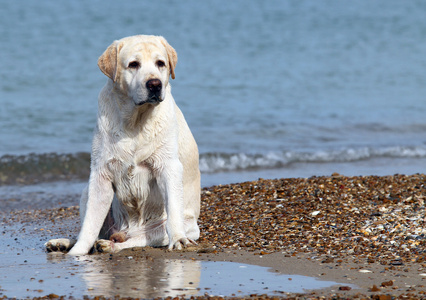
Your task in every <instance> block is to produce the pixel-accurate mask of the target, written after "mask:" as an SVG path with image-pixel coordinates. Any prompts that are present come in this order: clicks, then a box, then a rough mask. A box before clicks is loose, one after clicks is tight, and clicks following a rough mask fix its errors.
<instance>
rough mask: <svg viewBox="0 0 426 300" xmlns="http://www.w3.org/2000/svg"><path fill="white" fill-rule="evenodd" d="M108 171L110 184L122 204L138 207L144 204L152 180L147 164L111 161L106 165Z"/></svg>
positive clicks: (150, 169)
mask: <svg viewBox="0 0 426 300" xmlns="http://www.w3.org/2000/svg"><path fill="white" fill-rule="evenodd" d="M108 169H109V171H110V172H111V175H112V183H113V185H114V190H115V194H116V196H117V198H118V200H120V201H121V202H123V204H128V205H130V206H138V207H139V206H140V204H141V203H143V202H145V200H146V198H147V197H148V194H149V193H150V186H151V185H152V181H153V180H154V176H153V171H152V168H151V167H150V164H149V163H147V162H140V163H124V162H123V161H120V160H117V159H112V160H111V161H110V162H109V163H108ZM133 202H136V203H137V204H135V203H133Z"/></svg>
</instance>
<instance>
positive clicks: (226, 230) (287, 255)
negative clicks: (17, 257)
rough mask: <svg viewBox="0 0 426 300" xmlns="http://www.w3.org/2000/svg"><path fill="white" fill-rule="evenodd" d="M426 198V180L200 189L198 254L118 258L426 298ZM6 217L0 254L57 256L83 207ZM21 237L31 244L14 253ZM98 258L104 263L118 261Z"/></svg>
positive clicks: (298, 181)
mask: <svg viewBox="0 0 426 300" xmlns="http://www.w3.org/2000/svg"><path fill="white" fill-rule="evenodd" d="M425 200H426V175H424V174H416V175H409V176H405V175H394V176H381V177H380V176H359V177H346V176H341V175H339V174H336V173H335V174H333V175H332V176H327V177H325V176H324V177H311V178H288V179H275V180H264V179H259V180H257V181H252V182H245V183H238V184H229V185H218V186H212V187H208V188H204V189H203V190H202V202H201V216H200V219H199V224H200V230H201V237H200V239H199V240H198V244H199V245H198V246H197V247H195V248H194V249H188V250H187V251H184V252H167V251H165V250H164V249H153V248H149V247H148V248H143V249H129V250H124V251H122V252H120V253H118V254H114V257H117V258H120V257H121V258H123V257H126V255H127V256H128V255H129V253H131V255H132V256H133V257H139V256H140V257H150V258H152V259H154V260H155V259H160V258H161V259H164V258H167V259H173V258H177V259H188V260H200V261H203V260H204V261H205V260H216V261H234V262H238V263H247V264H253V265H259V266H263V267H268V268H272V269H271V270H275V271H277V272H279V273H283V274H298V275H306V276H314V277H317V278H319V279H321V280H332V281H336V282H339V283H342V284H343V283H348V284H355V285H357V286H358V287H360V288H359V289H355V288H353V289H350V290H339V289H337V290H336V287H332V288H328V289H323V290H317V291H313V292H307V293H306V294H304V295H303V296H302V297H308V298H319V297H325V298H333V297H345V298H357V297H366V298H375V297H379V296H380V297H382V298H381V299H386V298H383V297H402V296H407V297H411V298H425V297H426V292H425V291H426V221H425V219H424V216H425V215H426V211H425ZM77 201H78V200H77ZM58 202H60V199H58ZM2 219H3V220H2V223H1V225H2V228H3V239H4V240H6V241H8V242H9V245H12V246H9V247H8V246H7V245H4V246H3V247H2V249H0V250H1V251H0V252H1V253H6V252H7V253H13V252H14V251H15V250H14V249H15V248H16V249H18V248H19V247H24V248H23V249H27V248H28V249H27V252H30V253H33V254H35V255H38V256H40V255H46V257H49V255H48V254H44V252H43V248H42V245H43V243H44V241H47V240H48V239H50V238H56V237H68V236H70V237H72V236H76V235H77V233H78V228H79V224H78V223H79V221H78V219H79V218H78V208H77V207H76V206H68V207H62V208H51V209H39V210H24V211H16V210H14V211H12V212H11V213H10V214H9V213H7V212H3V213H2ZM9 235H10V238H9V239H8V238H7V237H8V236H9ZM15 238H16V239H18V241H24V242H23V243H24V245H20V246H19V247H18V246H15V247H14V246H13V245H14V244H13V243H17V242H14V241H13V240H14V239H15ZM25 247H26V248H25ZM29 249H31V251H30V250H29ZM22 252H25V251H23V250H22ZM94 257H96V259H97V260H101V261H106V262H107V261H108V260H109V258H110V257H109V255H105V254H101V255H94V256H92V258H94ZM28 261H29V259H28ZM33 268H34V267H33ZM21 284H22V283H21ZM23 284H24V285H25V282H24V283H23ZM0 285H1V286H2V289H3V290H4V289H6V291H4V292H2V293H3V294H0V297H2V296H3V295H8V293H7V287H6V286H5V285H4V284H0ZM44 286H45V288H44V289H43V292H42V295H48V294H50V292H49V287H48V286H47V282H46V284H44ZM343 286H344V285H343ZM266 294H267V292H266ZM36 295H37V293H36ZM8 296H12V295H8ZM40 296H41V295H40ZM292 296H294V295H287V294H286V295H282V296H281V297H284V298H286V297H292ZM32 297H36V296H32ZM164 297H166V295H165V296H164ZM203 297H204V296H201V297H200V298H203ZM270 297H272V296H271V295H270ZM389 299H390V298H389Z"/></svg>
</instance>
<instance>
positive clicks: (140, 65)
mask: <svg viewBox="0 0 426 300" xmlns="http://www.w3.org/2000/svg"><path fill="white" fill-rule="evenodd" d="M176 63H177V54H176V51H175V49H173V47H172V46H170V45H169V44H168V43H167V41H166V40H165V39H164V38H163V37H160V36H147V35H137V36H131V37H127V38H123V39H121V40H118V41H115V42H114V43H112V44H111V45H110V46H109V47H108V48H107V49H106V50H105V52H104V53H103V54H102V55H101V57H99V60H98V66H99V68H100V69H101V71H102V72H103V73H104V74H105V75H107V76H108V77H109V78H110V79H111V80H112V81H113V83H114V85H115V87H116V88H117V89H118V90H119V92H120V93H123V94H124V96H125V97H128V98H131V99H133V101H134V104H135V105H143V104H154V105H155V104H158V103H160V102H161V101H163V100H164V98H165V93H166V86H167V85H168V84H169V77H170V76H171V77H172V78H173V79H174V78H175V72H174V69H175V67H176Z"/></svg>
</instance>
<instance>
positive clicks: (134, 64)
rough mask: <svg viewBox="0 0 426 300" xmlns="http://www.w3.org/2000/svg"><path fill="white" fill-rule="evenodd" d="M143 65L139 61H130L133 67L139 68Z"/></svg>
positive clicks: (130, 66)
mask: <svg viewBox="0 0 426 300" xmlns="http://www.w3.org/2000/svg"><path fill="white" fill-rule="evenodd" d="M140 66H141V64H140V63H139V62H138V61H132V62H130V63H129V68H131V69H137V68H139V67H140Z"/></svg>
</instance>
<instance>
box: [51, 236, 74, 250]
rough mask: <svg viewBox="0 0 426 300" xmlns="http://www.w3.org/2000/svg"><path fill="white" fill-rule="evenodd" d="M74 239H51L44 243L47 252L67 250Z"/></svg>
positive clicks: (72, 244)
mask: <svg viewBox="0 0 426 300" xmlns="http://www.w3.org/2000/svg"><path fill="white" fill-rule="evenodd" d="M74 244H75V241H74V240H69V239H53V240H50V241H48V242H47V243H45V244H44V246H45V247H46V251H47V252H63V253H66V252H68V251H69V250H70V249H71V248H72V246H74Z"/></svg>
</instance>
